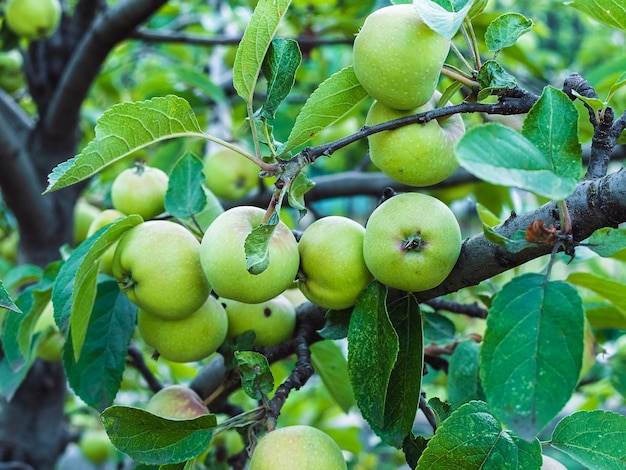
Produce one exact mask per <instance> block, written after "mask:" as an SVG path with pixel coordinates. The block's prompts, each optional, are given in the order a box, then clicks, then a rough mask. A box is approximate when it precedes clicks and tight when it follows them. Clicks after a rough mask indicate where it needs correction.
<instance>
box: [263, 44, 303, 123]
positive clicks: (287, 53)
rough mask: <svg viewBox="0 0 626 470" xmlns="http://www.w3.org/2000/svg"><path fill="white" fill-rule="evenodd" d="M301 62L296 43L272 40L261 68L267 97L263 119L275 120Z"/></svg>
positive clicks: (300, 54)
mask: <svg viewBox="0 0 626 470" xmlns="http://www.w3.org/2000/svg"><path fill="white" fill-rule="evenodd" d="M301 62H302V53H301V52H300V47H299V46H298V42H297V41H294V40H293V39H274V40H273V41H272V42H271V44H270V47H269V50H268V51H267V54H266V55H265V60H264V61H263V64H262V66H261V68H262V70H263V74H264V75H265V78H266V79H267V97H266V98H265V103H263V107H262V108H261V111H260V114H261V116H262V117H263V118H265V119H269V120H272V119H274V118H275V114H276V110H277V109H278V106H279V105H280V104H281V103H282V102H283V101H284V100H285V98H287V95H289V92H290V91H291V88H292V87H293V84H294V82H295V80H296V71H297V70H298V67H299V66H300V63H301Z"/></svg>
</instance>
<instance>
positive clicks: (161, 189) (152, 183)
mask: <svg viewBox="0 0 626 470" xmlns="http://www.w3.org/2000/svg"><path fill="white" fill-rule="evenodd" d="M168 182H169V177H168V176H167V173H165V172H164V171H163V170H161V169H159V168H154V167H150V166H146V165H136V166H135V167H134V168H127V169H125V170H124V171H122V172H121V173H120V174H119V175H117V177H116V178H115V180H113V184H112V185H111V202H112V203H113V207H114V208H115V209H117V210H118V211H121V212H123V213H124V214H139V215H140V216H141V217H143V218H144V220H148V219H152V218H154V217H156V216H157V215H159V214H161V213H162V212H163V211H164V210H165V193H167V185H168Z"/></svg>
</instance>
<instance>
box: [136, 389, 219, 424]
mask: <svg viewBox="0 0 626 470" xmlns="http://www.w3.org/2000/svg"><path fill="white" fill-rule="evenodd" d="M146 411H149V412H150V413H152V414H155V415H157V416H160V417H162V418H168V419H181V420H182V419H194V418H197V417H198V416H203V415H208V414H209V409H208V408H207V407H206V405H205V404H204V403H203V402H202V399H201V398H200V396H198V394H197V393H196V392H195V391H193V390H192V389H190V388H189V387H186V386H184V385H170V386H168V387H165V388H163V389H161V390H159V391H158V392H157V393H155V394H154V395H152V398H150V400H149V401H148V404H147V405H146Z"/></svg>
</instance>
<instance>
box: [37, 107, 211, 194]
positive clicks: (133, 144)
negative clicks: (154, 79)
mask: <svg viewBox="0 0 626 470" xmlns="http://www.w3.org/2000/svg"><path fill="white" fill-rule="evenodd" d="M95 134H96V135H95V138H94V139H93V140H92V141H91V142H89V144H87V146H86V147H85V148H84V149H83V151H82V152H81V153H79V154H78V155H76V156H75V157H74V158H70V159H69V160H67V161H66V162H63V163H61V164H59V165H57V166H56V167H55V168H54V169H53V170H52V172H51V173H50V175H48V187H47V188H46V190H45V191H44V194H47V193H50V192H52V191H56V190H57V189H61V188H65V187H66V186H71V185H72V184H76V183H78V182H79V181H83V180H85V179H87V178H89V177H91V176H93V175H95V174H96V173H97V172H98V171H100V170H102V169H103V168H105V167H106V166H108V165H110V164H112V163H114V162H116V161H118V160H120V159H122V158H124V157H126V156H128V155H130V154H131V153H133V152H136V151H137V150H139V149H142V148H144V147H147V146H148V145H150V144H153V143H155V142H159V141H162V140H166V139H173V138H176V137H203V138H204V137H206V135H205V134H204V133H203V132H202V129H201V128H200V125H199V124H198V121H197V120H196V116H195V115H194V113H193V110H192V109H191V106H189V103H188V102H187V101H185V100H184V99H183V98H179V97H178V96H174V95H168V96H164V97H158V98H153V99H151V100H146V101H137V102H134V103H120V104H116V105H114V106H113V107H112V108H111V109H109V110H108V111H105V112H104V114H103V115H102V116H101V117H100V118H99V119H98V121H97V122H96V128H95Z"/></svg>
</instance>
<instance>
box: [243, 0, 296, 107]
mask: <svg viewBox="0 0 626 470" xmlns="http://www.w3.org/2000/svg"><path fill="white" fill-rule="evenodd" d="M290 4H291V0H259V2H258V3H257V5H256V7H255V9H254V13H253V14H252V18H251V19H250V23H248V26H247V27H246V30H245V31H244V33H243V38H242V39H241V42H240V43H239V47H238V48H237V54H236V56H235V63H234V65H233V84H234V86H235V90H237V94H238V95H239V96H240V97H241V98H243V99H244V100H245V101H246V102H247V103H251V102H252V96H253V95H254V88H255V86H256V83H257V80H258V78H259V72H260V71H261V66H262V64H263V60H264V58H265V54H266V53H267V50H268V49H269V47H270V44H271V42H272V38H273V37H274V34H276V30H277V28H278V24H279V23H280V20H281V19H282V17H283V16H284V15H285V13H286V12H287V8H288V7H289V5H290Z"/></svg>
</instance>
